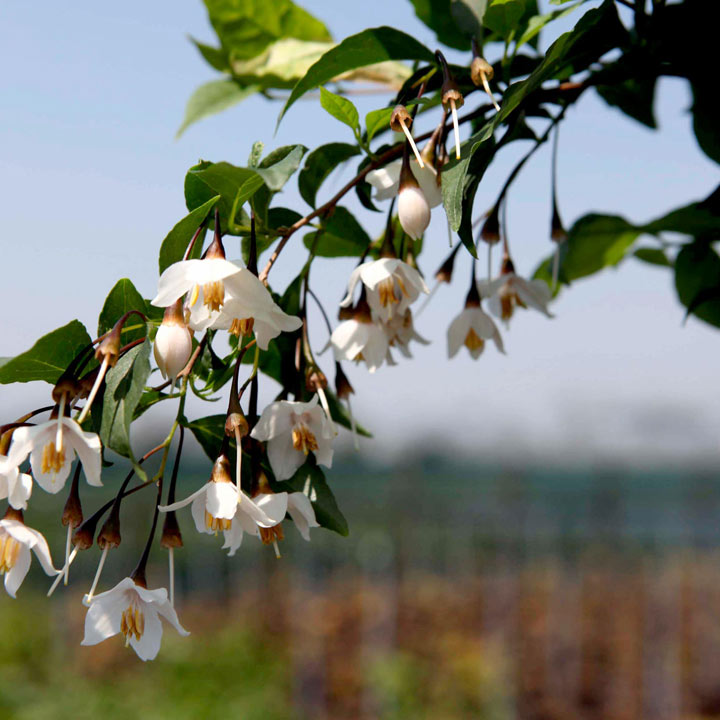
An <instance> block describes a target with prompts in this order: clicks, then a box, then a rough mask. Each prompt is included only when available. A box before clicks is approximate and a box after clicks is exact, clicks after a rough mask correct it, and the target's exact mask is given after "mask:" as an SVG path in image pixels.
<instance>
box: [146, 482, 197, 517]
mask: <svg viewBox="0 0 720 720" xmlns="http://www.w3.org/2000/svg"><path fill="white" fill-rule="evenodd" d="M209 485H210V483H205V484H204V485H203V486H202V487H201V488H200V489H199V490H196V491H195V492H194V493H192V495H188V496H187V497H186V498H185V499H184V500H178V501H177V502H174V503H172V504H171V505H160V506H159V507H158V510H159V511H160V512H171V511H173V510H179V509H180V508H184V507H185V506H186V505H189V504H190V503H191V502H192V501H193V500H195V498H197V497H200V495H202V494H204V493H206V492H207V491H208V489H209ZM203 507H204V506H203Z"/></svg>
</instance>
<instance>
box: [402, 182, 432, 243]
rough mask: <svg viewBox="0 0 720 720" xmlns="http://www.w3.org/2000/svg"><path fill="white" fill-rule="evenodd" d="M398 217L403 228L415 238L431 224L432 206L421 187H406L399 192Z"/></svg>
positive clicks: (421, 234) (419, 236)
mask: <svg viewBox="0 0 720 720" xmlns="http://www.w3.org/2000/svg"><path fill="white" fill-rule="evenodd" d="M398 219H399V220H400V225H402V229H403V230H404V231H405V232H406V233H407V234H408V235H409V236H410V237H411V238H412V239H413V240H418V239H420V238H421V237H422V236H423V233H424V232H425V230H427V226H428V225H429V224H430V206H429V205H428V201H427V198H426V197H425V194H424V193H423V191H422V190H421V189H420V188H419V187H406V188H404V189H403V190H401V191H400V193H399V194H398Z"/></svg>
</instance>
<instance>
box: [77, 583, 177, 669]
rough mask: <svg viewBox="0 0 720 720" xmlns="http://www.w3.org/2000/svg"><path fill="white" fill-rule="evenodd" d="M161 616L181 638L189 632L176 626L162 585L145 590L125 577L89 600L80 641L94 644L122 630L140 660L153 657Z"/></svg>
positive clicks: (159, 634) (156, 648) (158, 635)
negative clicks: (154, 588)
mask: <svg viewBox="0 0 720 720" xmlns="http://www.w3.org/2000/svg"><path fill="white" fill-rule="evenodd" d="M161 617H163V618H165V620H167V621H168V622H169V623H170V624H171V625H172V626H173V627H174V628H175V630H177V632H178V633H179V634H180V635H182V636H183V637H185V636H187V635H189V634H190V633H189V632H188V631H187V630H185V628H183V626H182V625H180V621H179V620H178V616H177V613H176V612H175V609H174V608H173V606H172V605H171V604H170V600H169V598H168V592H167V590H166V589H165V588H158V589H157V590H148V589H147V588H146V587H143V586H142V585H139V584H137V583H136V582H135V581H134V580H133V579H132V578H129V577H126V578H124V579H123V580H121V581H120V582H119V583H118V584H117V585H116V586H115V587H114V588H112V590H108V591H107V592H104V593H100V594H99V595H96V596H95V597H94V598H93V599H92V601H91V603H90V607H89V609H88V612H87V615H86V616H85V637H84V638H83V640H82V643H81V644H82V645H97V644H98V643H100V642H102V641H103V640H107V639H108V638H109V637H112V636H113V635H117V634H118V633H122V634H123V635H124V636H125V644H126V645H130V647H131V648H132V649H133V650H134V651H135V652H136V653H137V656H138V657H139V658H140V659H141V660H143V661H145V660H154V659H155V657H156V656H157V654H158V652H159V650H160V643H161V641H162V634H163V627H162V622H161V621H160V618H161Z"/></svg>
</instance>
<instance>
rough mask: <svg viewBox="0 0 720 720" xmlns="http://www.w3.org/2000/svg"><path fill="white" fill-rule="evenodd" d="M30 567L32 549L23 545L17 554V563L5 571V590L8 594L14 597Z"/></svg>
mask: <svg viewBox="0 0 720 720" xmlns="http://www.w3.org/2000/svg"><path fill="white" fill-rule="evenodd" d="M29 569H30V550H28V548H27V547H26V546H25V545H23V546H22V547H21V548H20V550H19V552H18V556H17V560H16V561H15V564H14V565H13V566H12V567H11V568H10V570H8V571H7V572H6V573H5V590H7V594H8V595H9V596H10V597H12V598H14V597H15V593H17V591H18V589H19V587H20V586H21V585H22V581H23V580H24V579H25V576H26V575H27V573H28V570H29Z"/></svg>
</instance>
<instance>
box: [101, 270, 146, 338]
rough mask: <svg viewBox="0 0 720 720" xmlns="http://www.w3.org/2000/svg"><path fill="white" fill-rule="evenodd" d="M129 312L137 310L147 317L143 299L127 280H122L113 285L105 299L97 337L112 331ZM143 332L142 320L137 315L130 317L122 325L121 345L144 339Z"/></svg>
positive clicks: (143, 324)
mask: <svg viewBox="0 0 720 720" xmlns="http://www.w3.org/2000/svg"><path fill="white" fill-rule="evenodd" d="M130 310H138V311H140V312H141V313H142V314H143V315H147V305H146V303H145V299H144V298H143V296H142V295H141V294H140V293H139V292H138V291H137V290H136V289H135V286H134V285H133V284H132V282H131V281H130V280H128V278H123V279H122V280H118V281H117V283H115V286H114V287H113V289H112V290H111V291H110V293H109V294H108V296H107V298H106V299H105V304H104V305H103V309H102V310H101V312H100V317H99V318H98V335H103V334H104V333H106V332H107V331H108V330H112V328H113V326H114V325H115V323H116V322H117V321H118V320H119V319H120V318H121V317H122V316H123V315H124V314H125V313H126V312H129V311H130ZM145 330H146V328H145V323H144V322H143V319H142V318H141V317H139V316H138V315H131V316H130V317H129V318H128V319H127V320H126V321H125V324H124V325H123V329H122V335H121V337H122V343H123V345H127V344H128V343H131V342H133V340H139V339H140V338H143V337H145Z"/></svg>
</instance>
